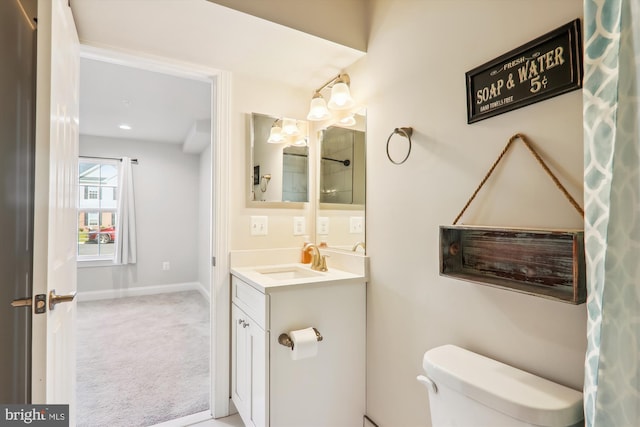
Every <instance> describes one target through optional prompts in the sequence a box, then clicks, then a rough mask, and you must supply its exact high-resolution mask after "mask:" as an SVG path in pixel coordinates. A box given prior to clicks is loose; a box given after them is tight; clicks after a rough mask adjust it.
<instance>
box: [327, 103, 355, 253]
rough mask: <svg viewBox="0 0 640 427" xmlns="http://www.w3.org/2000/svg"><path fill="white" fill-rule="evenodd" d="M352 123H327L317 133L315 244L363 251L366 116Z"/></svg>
mask: <svg viewBox="0 0 640 427" xmlns="http://www.w3.org/2000/svg"><path fill="white" fill-rule="evenodd" d="M354 117H355V119H356V123H355V125H353V126H349V127H342V126H338V125H333V126H329V127H327V128H326V129H324V130H322V131H320V132H319V133H318V138H319V142H320V149H319V152H320V153H319V158H320V161H319V162H320V165H319V168H318V201H319V204H318V210H317V212H316V221H317V226H316V243H317V244H324V243H326V244H327V246H329V247H331V248H334V249H344V250H348V251H355V252H359V253H363V252H365V206H366V180H365V178H366V132H365V129H366V126H365V121H366V116H365V114H364V113H363V114H356V115H355V116H354Z"/></svg>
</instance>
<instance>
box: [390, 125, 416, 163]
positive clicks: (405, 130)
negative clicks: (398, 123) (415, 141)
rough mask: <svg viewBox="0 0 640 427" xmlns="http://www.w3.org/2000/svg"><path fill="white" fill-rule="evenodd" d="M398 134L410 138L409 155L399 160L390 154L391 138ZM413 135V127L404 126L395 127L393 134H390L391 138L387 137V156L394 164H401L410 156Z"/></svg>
mask: <svg viewBox="0 0 640 427" xmlns="http://www.w3.org/2000/svg"><path fill="white" fill-rule="evenodd" d="M396 134H397V135H402V136H404V137H405V138H407V140H409V149H408V150H407V155H406V156H404V159H402V160H401V161H399V162H396V161H395V160H393V159H392V158H391V154H389V143H390V142H391V138H393V135H396ZM411 135H413V128H412V127H403V128H395V129H394V130H393V132H391V135H389V138H387V158H388V159H389V161H390V162H391V163H393V164H394V165H401V164H403V163H404V162H406V161H407V159H408V158H409V154H411Z"/></svg>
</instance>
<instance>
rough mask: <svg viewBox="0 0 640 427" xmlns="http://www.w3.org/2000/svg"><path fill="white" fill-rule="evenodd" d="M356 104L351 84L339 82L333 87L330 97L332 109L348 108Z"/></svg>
mask: <svg viewBox="0 0 640 427" xmlns="http://www.w3.org/2000/svg"><path fill="white" fill-rule="evenodd" d="M354 105H355V102H354V101H353V98H352V97H351V93H350V92H349V86H347V84H346V83H343V82H338V83H336V84H335V85H333V88H331V99H329V108H331V109H332V110H346V109H348V108H351V107H353V106H354Z"/></svg>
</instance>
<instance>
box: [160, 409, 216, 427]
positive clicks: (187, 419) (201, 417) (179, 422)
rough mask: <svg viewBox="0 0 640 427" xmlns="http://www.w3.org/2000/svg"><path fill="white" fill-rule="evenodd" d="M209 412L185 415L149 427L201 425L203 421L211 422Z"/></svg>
mask: <svg viewBox="0 0 640 427" xmlns="http://www.w3.org/2000/svg"><path fill="white" fill-rule="evenodd" d="M211 419H213V417H212V416H211V411H203V412H198V413H196V414H192V415H187V416H184V417H182V418H178V419H175V420H169V421H165V422H163V423H160V424H155V425H153V426H151V427H185V426H190V425H193V424H197V423H201V422H203V421H207V420H211Z"/></svg>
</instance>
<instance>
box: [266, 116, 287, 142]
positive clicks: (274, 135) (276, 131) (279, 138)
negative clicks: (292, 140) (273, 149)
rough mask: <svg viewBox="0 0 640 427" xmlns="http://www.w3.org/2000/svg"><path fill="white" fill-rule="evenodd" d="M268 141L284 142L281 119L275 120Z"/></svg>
mask: <svg viewBox="0 0 640 427" xmlns="http://www.w3.org/2000/svg"><path fill="white" fill-rule="evenodd" d="M267 142H268V143H269V144H280V143H281V142H284V136H283V135H282V128H281V127H280V119H278V120H276V121H275V122H273V125H272V126H271V130H270V131H269V139H267Z"/></svg>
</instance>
